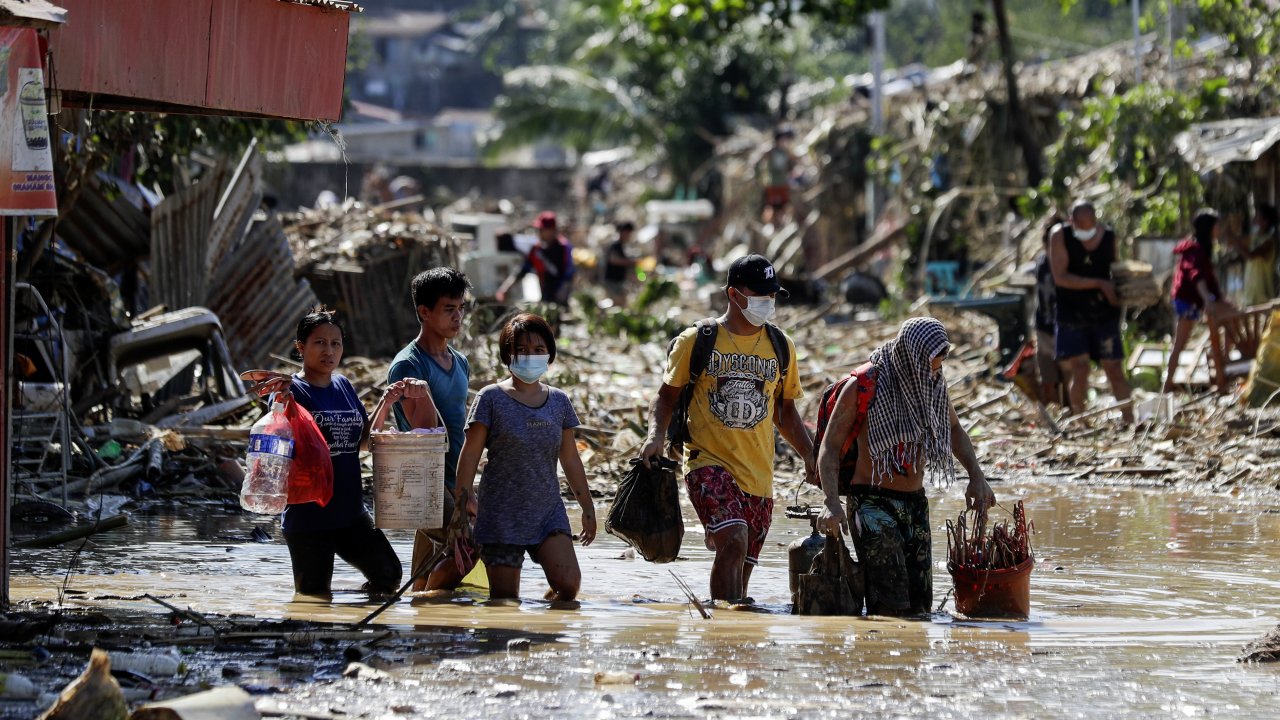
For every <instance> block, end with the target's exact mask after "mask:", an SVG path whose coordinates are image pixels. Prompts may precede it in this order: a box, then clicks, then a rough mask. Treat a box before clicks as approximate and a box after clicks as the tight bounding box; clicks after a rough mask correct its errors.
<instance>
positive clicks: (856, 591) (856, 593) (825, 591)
mask: <svg viewBox="0 0 1280 720" xmlns="http://www.w3.org/2000/svg"><path fill="white" fill-rule="evenodd" d="M863 587H864V586H863V579H862V569H861V568H860V567H859V566H858V564H857V563H855V562H854V561H853V558H852V557H850V555H849V549H848V548H847V547H845V544H844V537H843V536H842V535H840V534H836V535H832V534H830V533H828V534H827V544H826V545H824V546H823V547H822V550H821V551H820V552H819V553H818V554H817V556H815V557H814V558H813V565H812V566H811V567H810V568H809V572H808V573H806V574H804V575H801V576H800V578H799V583H798V584H797V589H796V602H795V606H794V607H792V608H791V612H792V614H793V615H861V614H862V601H863V597H864V591H863Z"/></svg>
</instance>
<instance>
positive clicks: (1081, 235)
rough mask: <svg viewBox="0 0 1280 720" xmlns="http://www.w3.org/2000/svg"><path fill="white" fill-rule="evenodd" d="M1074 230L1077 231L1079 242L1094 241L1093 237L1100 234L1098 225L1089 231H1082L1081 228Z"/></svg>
mask: <svg viewBox="0 0 1280 720" xmlns="http://www.w3.org/2000/svg"><path fill="white" fill-rule="evenodd" d="M1074 230H1075V235H1076V239H1077V240H1081V241H1085V242H1087V241H1089V240H1092V239H1093V236H1094V235H1097V234H1098V226H1097V225H1094V226H1093V227H1091V228H1089V229H1088V230H1081V229H1080V228H1074Z"/></svg>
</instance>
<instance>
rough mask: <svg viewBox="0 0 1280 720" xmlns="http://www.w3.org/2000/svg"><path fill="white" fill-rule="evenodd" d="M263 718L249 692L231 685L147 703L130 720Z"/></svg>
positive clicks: (249, 719) (247, 719)
mask: <svg viewBox="0 0 1280 720" xmlns="http://www.w3.org/2000/svg"><path fill="white" fill-rule="evenodd" d="M261 717H262V715H260V714H259V713H258V710H257V708H256V707H254V702H253V697H251V696H250V695H249V693H247V692H245V691H244V690H241V689H240V688H238V687H235V686H228V687H220V688H215V689H213V690H207V691H205V692H201V693H196V694H195V695H188V696H186V697H181V698H177V699H174V700H165V701H162V702H155V703H148V704H146V705H143V706H142V707H140V708H138V709H137V710H135V711H134V712H133V714H132V715H130V716H129V720H257V719H258V718H261Z"/></svg>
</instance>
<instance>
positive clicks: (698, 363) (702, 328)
mask: <svg viewBox="0 0 1280 720" xmlns="http://www.w3.org/2000/svg"><path fill="white" fill-rule="evenodd" d="M694 327H696V328H697V329H698V334H697V336H696V337H695V338H694V339H693V350H692V351H691V352H690V353H689V384H690V385H693V384H695V383H697V382H698V378H700V377H702V373H704V372H706V370H707V363H709V362H711V353H712V352H713V351H714V350H715V349H716V335H717V333H719V331H720V323H719V321H717V320H716V319H715V318H703V319H702V320H699V321H698V322H697V324H695V325H694Z"/></svg>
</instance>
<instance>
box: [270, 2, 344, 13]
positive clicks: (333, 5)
mask: <svg viewBox="0 0 1280 720" xmlns="http://www.w3.org/2000/svg"><path fill="white" fill-rule="evenodd" d="M280 2H287V3H293V4H294V5H310V6H311V7H319V8H328V9H330V10H342V11H345V12H353V13H362V12H364V8H363V7H361V6H359V5H357V4H355V3H354V2H349V1H348V0H280Z"/></svg>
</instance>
